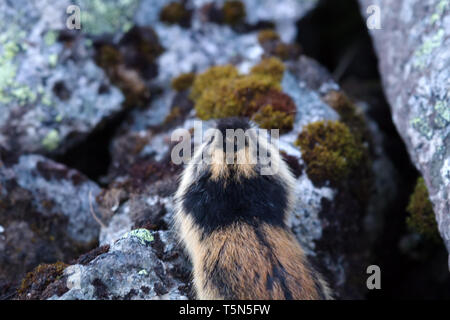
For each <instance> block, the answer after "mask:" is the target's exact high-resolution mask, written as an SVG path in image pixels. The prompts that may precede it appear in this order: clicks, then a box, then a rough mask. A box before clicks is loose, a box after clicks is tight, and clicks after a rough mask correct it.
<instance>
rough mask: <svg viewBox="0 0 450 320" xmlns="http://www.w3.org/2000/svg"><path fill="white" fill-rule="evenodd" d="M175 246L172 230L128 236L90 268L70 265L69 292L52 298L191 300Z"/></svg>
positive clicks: (88, 265) (143, 232) (93, 261)
mask: <svg viewBox="0 0 450 320" xmlns="http://www.w3.org/2000/svg"><path fill="white" fill-rule="evenodd" d="M174 243H175V240H174V239H172V235H171V233H170V232H169V231H156V232H150V231H148V230H146V229H135V230H133V231H130V232H128V233H125V234H124V235H123V236H122V237H121V238H119V239H117V240H116V241H115V242H114V244H112V245H111V247H110V249H109V251H108V252H106V253H103V254H101V255H99V256H98V257H96V258H95V259H94V260H92V261H91V262H89V263H88V264H87V265H80V264H75V265H72V266H69V267H68V268H67V269H66V270H65V271H64V274H65V276H66V277H67V280H66V286H67V288H68V289H69V291H67V292H66V293H65V294H63V295H62V296H61V297H57V296H53V297H52V298H51V299H60V300H73V299H84V300H86V299H88V300H98V299H133V300H136V299H170V300H174V299H187V298H188V297H187V292H188V289H187V288H186V285H185V281H186V280H180V279H179V278H177V277H180V275H179V274H180V273H179V269H180V268H181V267H182V265H183V264H184V261H183V259H182V258H180V256H179V255H177V254H176V248H175V247H174ZM185 274H188V271H186V272H185Z"/></svg>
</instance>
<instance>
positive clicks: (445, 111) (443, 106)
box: [434, 100, 450, 128]
mask: <svg viewBox="0 0 450 320" xmlns="http://www.w3.org/2000/svg"><path fill="white" fill-rule="evenodd" d="M434 110H435V111H436V113H437V117H435V119H434V122H435V124H436V125H437V126H438V127H439V128H443V127H445V126H446V125H447V124H448V123H449V122H450V105H449V104H448V103H447V102H446V101H443V100H439V101H437V102H436V104H435V105H434Z"/></svg>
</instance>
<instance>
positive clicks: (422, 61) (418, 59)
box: [414, 28, 445, 68]
mask: <svg viewBox="0 0 450 320" xmlns="http://www.w3.org/2000/svg"><path fill="white" fill-rule="evenodd" d="M444 36H445V30H444V29H443V28H440V29H439V30H438V31H437V32H436V33H435V34H434V35H432V36H431V37H429V38H427V39H426V40H425V41H424V42H423V43H422V45H421V46H420V47H419V48H418V49H417V50H416V51H415V52H414V66H415V67H417V68H424V67H425V65H426V62H427V60H428V58H429V57H430V54H431V53H432V52H433V50H434V49H436V48H439V47H440V46H441V45H442V40H443V39H444Z"/></svg>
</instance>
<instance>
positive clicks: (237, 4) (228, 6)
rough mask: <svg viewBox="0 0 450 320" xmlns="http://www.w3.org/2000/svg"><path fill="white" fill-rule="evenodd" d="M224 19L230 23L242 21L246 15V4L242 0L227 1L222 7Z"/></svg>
mask: <svg viewBox="0 0 450 320" xmlns="http://www.w3.org/2000/svg"><path fill="white" fill-rule="evenodd" d="M222 14H223V21H224V22H225V23H226V24H229V25H236V24H238V23H240V22H242V21H243V20H244V18H245V16H246V13H245V6H244V4H243V3H242V2H241V1H237V0H230V1H226V2H225V3H224V5H223V8H222Z"/></svg>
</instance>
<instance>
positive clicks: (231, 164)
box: [191, 118, 284, 180]
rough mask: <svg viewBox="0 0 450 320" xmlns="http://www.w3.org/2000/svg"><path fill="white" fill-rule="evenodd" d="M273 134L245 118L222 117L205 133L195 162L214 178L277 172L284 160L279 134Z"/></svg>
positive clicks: (243, 176)
mask: <svg viewBox="0 0 450 320" xmlns="http://www.w3.org/2000/svg"><path fill="white" fill-rule="evenodd" d="M271 133H274V132H269V131H268V130H263V129H258V128H257V127H256V126H255V125H254V124H253V123H251V122H249V121H248V120H247V119H245V118H226V119H221V120H218V121H217V124H216V126H215V127H214V128H212V129H209V130H207V132H206V133H205V139H204V142H203V144H202V145H201V147H200V148H199V150H198V151H197V152H196V154H195V155H194V158H193V159H192V161H191V162H192V163H194V164H195V165H196V169H197V170H196V171H197V172H204V171H208V172H210V174H211V179H213V180H218V179H225V180H230V179H240V178H251V177H255V176H257V175H276V174H278V172H279V170H280V169H281V168H280V165H284V163H282V161H281V158H280V154H279V151H278V148H277V140H276V139H278V135H277V134H275V136H273V135H271ZM275 133H277V132H275Z"/></svg>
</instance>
